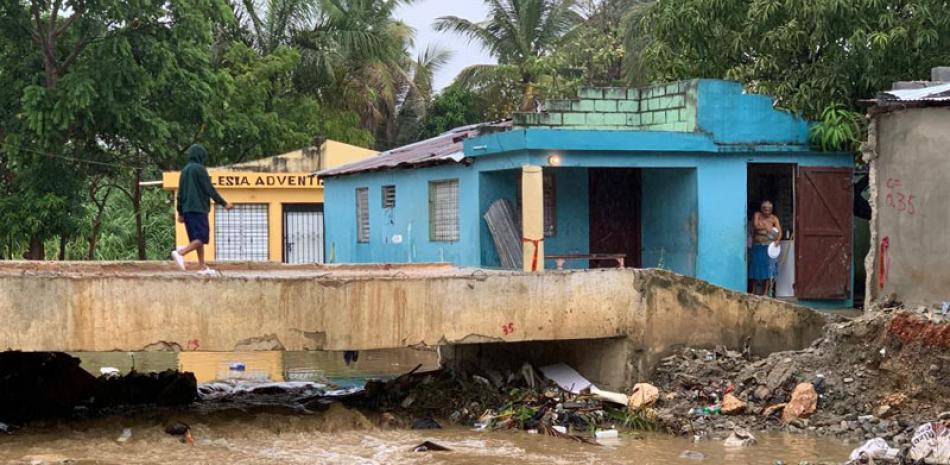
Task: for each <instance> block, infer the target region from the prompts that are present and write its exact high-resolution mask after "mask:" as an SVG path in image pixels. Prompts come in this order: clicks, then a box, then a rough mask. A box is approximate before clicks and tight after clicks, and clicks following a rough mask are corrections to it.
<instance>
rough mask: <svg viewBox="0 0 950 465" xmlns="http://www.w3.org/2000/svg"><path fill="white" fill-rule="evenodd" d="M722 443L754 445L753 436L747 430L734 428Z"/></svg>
mask: <svg viewBox="0 0 950 465" xmlns="http://www.w3.org/2000/svg"><path fill="white" fill-rule="evenodd" d="M722 444H723V445H724V446H726V447H749V446H752V445H755V436H753V435H752V433H750V432H749V430H746V429H742V428H735V429H733V430H732V434H730V435H729V437H728V438H726V440H725V441H723V442H722Z"/></svg>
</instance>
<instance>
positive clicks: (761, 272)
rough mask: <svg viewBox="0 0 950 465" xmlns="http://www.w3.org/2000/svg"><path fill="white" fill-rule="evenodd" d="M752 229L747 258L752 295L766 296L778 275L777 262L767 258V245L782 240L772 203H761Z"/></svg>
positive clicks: (779, 225) (780, 226)
mask: <svg viewBox="0 0 950 465" xmlns="http://www.w3.org/2000/svg"><path fill="white" fill-rule="evenodd" d="M752 228H753V231H752V253H751V254H750V257H749V279H750V280H752V293H753V294H756V295H768V294H769V292H770V291H771V287H772V286H771V284H772V283H773V282H774V279H775V275H776V274H778V260H777V259H775V258H772V257H770V256H769V244H775V245H778V244H779V241H781V240H782V225H781V224H780V223H779V220H778V217H777V216H775V213H774V212H773V207H772V202H770V201H768V200H766V201H764V202H762V205H761V206H760V207H759V211H757V212H755V215H754V216H753V218H752Z"/></svg>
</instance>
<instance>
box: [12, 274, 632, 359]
mask: <svg viewBox="0 0 950 465" xmlns="http://www.w3.org/2000/svg"><path fill="white" fill-rule="evenodd" d="M400 275H401V273H400V272H397V273H396V274H393V275H389V276H379V275H377V276H372V277H363V278H360V277H347V278H335V277H333V276H332V274H331V275H330V276H324V277H317V276H310V277H306V276H305V277H299V276H298V277H267V276H266V273H264V272H262V274H261V276H260V277H253V276H252V277H230V276H225V277H220V278H215V279H196V278H195V277H193V276H190V275H185V274H163V275H144V276H127V275H123V274H121V273H118V274H96V275H85V274H83V273H81V272H80V273H71V274H56V273H6V274H4V273H2V272H0V321H3V322H4V325H2V326H0V349H7V348H10V349H20V350H51V351H113V350H121V351H135V350H143V349H152V350H206V351H232V350H349V349H360V350H368V349H382V348H395V347H407V346H413V345H428V346H434V345H440V344H447V343H478V342H488V341H491V342H502V341H528V340H557V339H576V338H602V337H614V336H618V335H622V334H623V333H624V331H625V329H626V328H627V327H628V326H629V324H630V323H629V320H630V318H631V315H632V314H633V312H635V311H636V305H637V302H639V301H640V299H639V296H638V294H637V292H638V291H637V286H636V285H635V280H636V275H635V274H633V273H631V272H610V271H608V270H604V271H592V272H588V273H561V274H553V273H548V274H522V273H508V272H504V273H502V272H481V271H478V272H475V273H474V275H473V273H472V272H471V270H469V271H468V272H467V274H465V275H459V274H457V273H456V274H451V275H443V274H440V273H438V272H435V273H431V274H427V275H419V276H414V275H408V276H400Z"/></svg>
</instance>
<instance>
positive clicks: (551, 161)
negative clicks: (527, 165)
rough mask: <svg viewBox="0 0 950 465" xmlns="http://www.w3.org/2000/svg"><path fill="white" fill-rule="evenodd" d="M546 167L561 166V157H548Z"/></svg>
mask: <svg viewBox="0 0 950 465" xmlns="http://www.w3.org/2000/svg"><path fill="white" fill-rule="evenodd" d="M548 165H550V166H561V156H560V155H551V156H549V157H548Z"/></svg>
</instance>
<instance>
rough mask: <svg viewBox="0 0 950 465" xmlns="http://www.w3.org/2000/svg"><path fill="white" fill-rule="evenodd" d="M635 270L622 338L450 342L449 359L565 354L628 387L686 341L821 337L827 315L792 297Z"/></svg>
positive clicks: (778, 344) (786, 341) (732, 345)
mask: <svg viewBox="0 0 950 465" xmlns="http://www.w3.org/2000/svg"><path fill="white" fill-rule="evenodd" d="M619 272H625V273H630V272H632V273H634V274H635V275H636V285H637V287H638V292H637V294H638V295H639V298H640V299H641V300H640V301H639V302H635V303H634V305H633V306H631V317H632V318H631V319H630V320H629V321H630V326H629V327H627V328H626V330H625V335H624V336H623V337H619V338H608V339H600V340H567V341H549V342H525V343H518V344H476V345H467V346H453V347H451V348H448V349H445V350H443V351H442V352H441V353H442V354H443V359H444V360H446V361H447V362H448V363H449V365H450V366H455V367H461V368H465V367H469V368H470V367H472V366H476V367H482V368H493V369H495V370H499V371H504V370H512V371H516V370H518V369H519V368H520V367H521V364H522V363H524V362H529V363H531V364H532V365H534V366H535V367H539V366H543V365H546V364H552V363H557V362H564V363H567V364H568V365H571V366H573V367H574V368H576V369H577V370H578V371H579V372H580V373H581V374H583V375H584V376H585V377H587V378H588V379H589V380H590V381H592V382H593V383H594V384H596V385H598V386H600V387H602V388H608V389H615V390H619V389H624V388H627V387H630V386H632V385H633V384H636V383H638V382H642V381H649V380H650V376H651V374H652V373H653V370H654V369H655V368H656V365H657V364H658V363H659V361H660V360H661V359H662V358H663V357H666V356H667V355H669V354H671V353H673V352H674V351H676V350H678V349H680V348H683V347H687V346H689V347H705V348H714V347H715V346H717V345H724V346H726V347H727V348H729V349H731V350H737V351H739V350H742V348H743V347H744V346H745V344H746V343H748V344H749V347H750V349H751V351H752V352H753V353H754V354H757V355H764V354H768V353H772V352H777V351H783V350H796V349H802V348H805V347H807V346H808V345H810V344H811V343H812V342H813V341H814V340H816V339H818V338H819V337H821V335H822V334H823V332H824V326H825V324H827V322H828V317H826V316H825V315H823V314H821V313H819V312H816V311H814V310H811V309H808V308H804V307H800V306H797V305H793V304H790V303H787V302H783V301H779V300H774V299H767V298H763V297H757V296H752V295H749V294H746V293H741V292H736V291H731V290H728V289H724V288H721V287H718V286H714V285H711V284H709V283H707V282H705V281H700V280H697V279H693V278H689V277H686V276H682V275H679V274H676V273H672V272H669V271H664V270H623V271H619Z"/></svg>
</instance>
